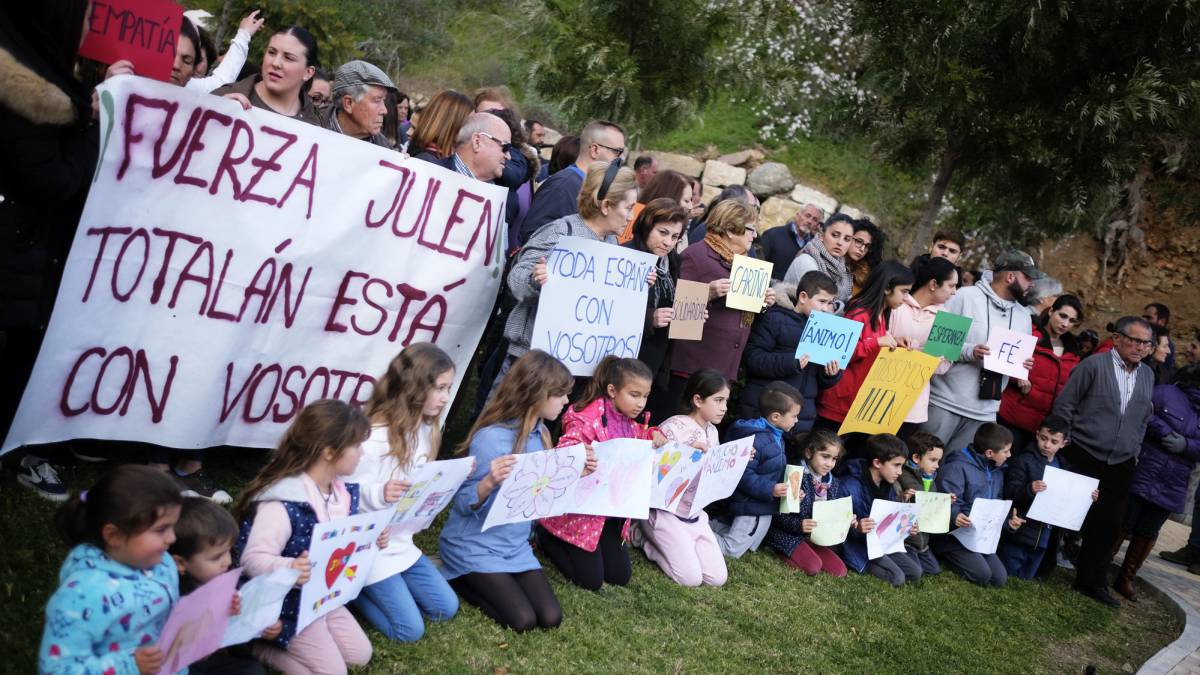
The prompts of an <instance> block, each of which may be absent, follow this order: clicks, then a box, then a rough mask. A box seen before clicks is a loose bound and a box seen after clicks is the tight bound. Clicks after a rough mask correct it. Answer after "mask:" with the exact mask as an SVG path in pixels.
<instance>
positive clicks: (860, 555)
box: [842, 434, 921, 587]
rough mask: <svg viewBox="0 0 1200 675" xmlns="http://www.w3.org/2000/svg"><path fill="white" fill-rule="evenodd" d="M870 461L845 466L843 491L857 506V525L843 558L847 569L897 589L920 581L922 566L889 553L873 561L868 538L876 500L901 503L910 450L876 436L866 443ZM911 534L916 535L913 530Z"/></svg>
mask: <svg viewBox="0 0 1200 675" xmlns="http://www.w3.org/2000/svg"><path fill="white" fill-rule="evenodd" d="M866 451H867V457H866V458H865V459H853V460H850V461H849V462H847V463H846V476H845V477H844V478H843V479H842V490H843V491H844V492H845V494H848V495H850V501H851V503H852V504H853V505H854V517H855V519H856V520H857V521H858V522H857V523H856V525H855V526H854V527H851V528H850V535H849V536H847V537H846V543H845V544H843V545H842V558H843V559H844V560H845V561H846V566H847V567H852V568H854V570H855V571H856V572H858V573H859V574H862V573H864V572H866V573H868V574H870V575H871V576H874V577H878V578H880V579H883V580H884V581H886V582H888V583H889V584H891V585H892V586H894V587H900V586H903V585H904V584H905V582H913V581H916V580H918V579H920V578H921V564H920V563H919V562H917V559H916V558H914V557H912V556H911V555H909V553H908V552H907V551H905V552H904V553H889V554H886V555H884V556H882V557H879V558H876V559H874V560H868V558H867V534H869V533H870V532H871V530H874V529H875V521H873V520H871V504H873V503H874V502H875V500H876V499H886V500H888V501H893V502H898V501H900V495H899V493H898V492H897V491H896V481H897V480H899V478H900V473H901V471H902V470H903V469H904V460H905V458H906V457H907V456H908V447H907V446H905V445H904V441H902V440H900V439H899V438H897V437H895V436H893V435H892V434H875V435H874V436H872V437H871V438H869V439H867V443H866ZM912 534H917V529H916V526H915V525H914V526H913V531H912Z"/></svg>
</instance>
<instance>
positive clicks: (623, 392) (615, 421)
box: [537, 355, 667, 591]
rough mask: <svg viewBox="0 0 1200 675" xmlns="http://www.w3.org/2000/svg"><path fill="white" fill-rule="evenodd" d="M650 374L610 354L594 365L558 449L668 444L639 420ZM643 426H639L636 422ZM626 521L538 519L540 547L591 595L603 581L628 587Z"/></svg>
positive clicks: (566, 416) (565, 422) (575, 516)
mask: <svg viewBox="0 0 1200 675" xmlns="http://www.w3.org/2000/svg"><path fill="white" fill-rule="evenodd" d="M652 378H653V375H652V374H651V373H650V369H649V368H647V367H646V364H644V363H642V362H641V361H638V360H637V359H622V358H617V357H615V356H612V355H609V356H606V357H604V359H603V360H601V361H600V363H599V364H598V365H597V366H596V371H595V373H593V375H592V381H591V382H590V383H589V385H588V388H587V391H585V392H584V395H583V397H582V398H580V400H579V401H578V402H576V403H575V405H574V406H572V407H571V408H569V409H568V410H567V412H566V413H564V414H563V435H562V437H561V438H560V439H559V440H558V447H560V448H562V447H567V446H571V445H577V444H579V443H599V442H602V441H607V440H610V439H613V438H637V439H642V440H653V441H654V444H655V447H659V446H662V445H663V444H664V443H666V442H667V439H666V437H665V436H663V435H662V433H661V432H659V431H658V429H655V428H653V427H651V426H650V425H649V421H648V418H649V414H646V415H645V416H643V411H644V410H645V409H646V400H647V398H648V397H649V395H650V386H651V384H652ZM639 417H640V418H642V419H643V420H645V421H643V422H641V423H639V422H638V421H637V420H638V418H639ZM628 536H629V520H628V519H627V518H606V517H604V516H587V515H580V514H575V513H568V514H566V515H563V516H555V517H554V518H543V519H542V520H539V521H538V526H537V539H538V546H539V547H540V548H541V549H542V551H543V552H545V554H546V556H547V557H549V558H550V561H551V562H553V563H554V566H555V567H557V568H558V569H559V571H560V572H562V573H563V576H565V577H566V578H567V579H569V580H571V582H573V583H574V584H576V585H577V586H581V587H583V588H586V589H588V590H591V591H597V590H600V587H601V586H603V585H604V584H605V583H610V584H616V585H618V586H624V585H625V584H627V583H629V576H630V567H629V554H628V553H627V552H626V550H625V545H624V542H625V540H626V539H627V538H628Z"/></svg>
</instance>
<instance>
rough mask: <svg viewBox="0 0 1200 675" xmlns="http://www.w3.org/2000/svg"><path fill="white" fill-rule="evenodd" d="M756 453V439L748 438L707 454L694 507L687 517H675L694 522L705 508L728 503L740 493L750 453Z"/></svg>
mask: <svg viewBox="0 0 1200 675" xmlns="http://www.w3.org/2000/svg"><path fill="white" fill-rule="evenodd" d="M753 449H754V437H753V436H747V437H745V438H739V439H738V440H736V441H730V442H728V443H725V444H724V445H718V446H717V447H715V448H713V449H711V450H709V451H708V452H706V453H704V468H703V469H701V470H700V475H699V476H698V477H697V478H696V481H695V485H694V486H693V487H692V490H694V492H693V493H692V506H691V509H690V510H689V511H688V513H687V514H680V513H678V511H676V513H677V514H678V515H681V516H683V517H685V518H695V517H696V516H698V515H700V512H701V511H703V510H704V507H706V506H708V505H709V504H711V503H713V502H715V501H717V500H718V499H725V498H726V497H728V496H729V495H731V494H733V491H734V490H736V489H737V485H738V481H740V480H742V473H744V472H745V471H746V464H747V463H748V462H749V461H750V452H751V451H752V450H753Z"/></svg>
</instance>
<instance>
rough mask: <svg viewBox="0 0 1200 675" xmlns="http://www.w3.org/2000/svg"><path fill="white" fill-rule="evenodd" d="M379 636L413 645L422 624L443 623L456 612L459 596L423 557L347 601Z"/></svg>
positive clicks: (420, 633) (419, 636) (421, 629)
mask: <svg viewBox="0 0 1200 675" xmlns="http://www.w3.org/2000/svg"><path fill="white" fill-rule="evenodd" d="M350 606H351V607H353V608H355V609H357V610H358V611H359V612H361V613H362V615H363V616H364V617H366V619H367V621H370V622H371V625H372V626H374V627H375V629H376V630H378V631H379V632H380V633H383V634H384V635H386V636H388V638H390V639H392V640H398V641H400V642H416V641H417V640H419V639H420V638H421V636H422V635H424V634H425V622H424V621H423V619H422V618H425V619H429V620H430V621H445V620H447V619H449V618H450V617H452V616H454V615H455V613H457V612H458V596H457V595H455V593H454V589H452V588H450V584H448V583H446V579H445V578H444V577H442V573H441V572H439V571H438V568H437V567H435V566H434V564H433V563H432V562H430V561H429V558H426V557H425V556H424V555H422V556H421V557H420V558H417V562H415V563H413V565H412V567H410V568H408V569H406V570H404V571H403V572H401V573H399V574H393V575H392V576H390V577H388V578H386V579H384V580H383V581H377V582H375V583H373V584H371V585H369V586H365V587H363V589H362V593H359V595H358V597H357V598H355V599H354V600H353V601H351V602H350Z"/></svg>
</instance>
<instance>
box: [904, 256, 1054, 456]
mask: <svg viewBox="0 0 1200 675" xmlns="http://www.w3.org/2000/svg"><path fill="white" fill-rule="evenodd" d="M1043 276H1045V274H1044V273H1043V272H1042V271H1041V270H1039V269H1038V268H1037V266H1036V265H1035V264H1034V262H1033V258H1032V257H1030V256H1029V254H1028V253H1025V252H1024V251H1008V252H1007V253H1004V254H1002V255H1001V256H1000V257H999V258H997V259H996V264H995V265H994V266H993V268H992V281H991V283H989V284H976V285H975V286H971V287H969V288H964V289H962V290H960V291H959V292H957V293H955V294H954V296H953V297H952V298H950V301H949V302H947V303H946V311H947V312H950V313H951V314H958V315H960V316H965V317H969V318H970V319H971V328H970V329H969V330H968V331H967V340H966V342H965V343H964V344H963V346H962V353H961V355H960V356H959V358H958V361H956V362H955V363H954V364H953V365H951V366H950V370H948V371H946V372H945V374H943V375H935V376H934V377H933V379H932V380H930V382H929V420H928V421H927V422H925V423H924V424H923V425H922V426H921V430H922V431H927V432H929V433H931V434H933V435H934V436H937V437H938V438H940V439H942V440H943V441H945V442H946V452H947V453H950V452H958V451H959V450H961V449H963V448H965V447H967V444H968V443H971V442H972V441H973V440H974V438H975V431H976V430H977V429H978V428H979V427H980V426H982V425H983V424H984V423H986V422H995V421H996V413H997V412H999V410H1000V394H1001V392H1003V391H1004V388H1005V387H1006V386H1008V376H1002V375H1000V374H999V373H994V372H992V371H990V370H984V369H983V357H984V356H987V355H988V354H989V353H990V350H989V349H988V346H987V342H988V335H990V334H991V332H992V331H993V330H995V329H997V328H1008V329H1010V330H1013V331H1016V332H1017V333H1021V334H1023V335H1029V334H1032V333H1033V320H1032V317H1030V316H1029V312H1027V311H1025V309H1024V305H1025V302H1026V299H1025V297H1026V294H1027V293H1028V292H1029V289H1030V288H1031V287H1032V286H1033V282H1034V281H1035V280H1037V279H1041V278H1042V277H1043ZM1023 365H1024V366H1025V368H1026V369H1029V368H1033V359H1032V358H1029V359H1026V360H1025V363H1024V364H1023Z"/></svg>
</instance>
